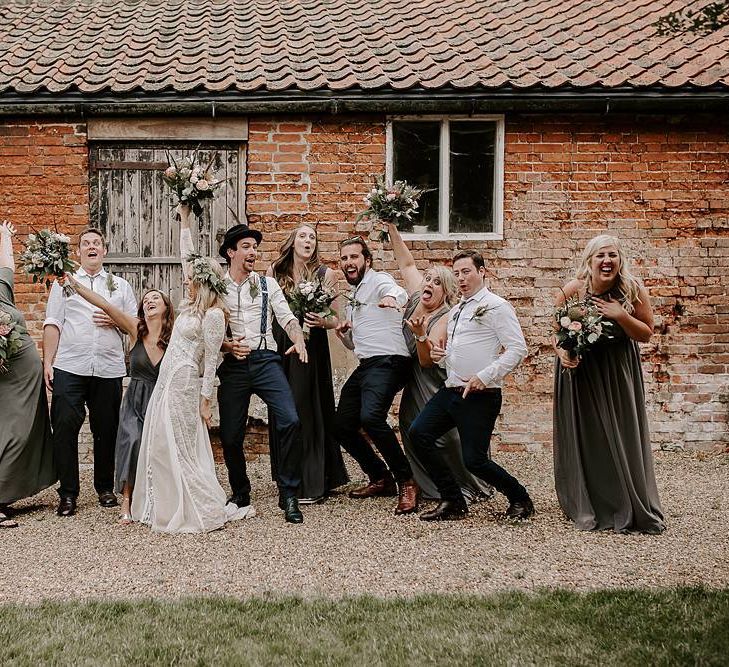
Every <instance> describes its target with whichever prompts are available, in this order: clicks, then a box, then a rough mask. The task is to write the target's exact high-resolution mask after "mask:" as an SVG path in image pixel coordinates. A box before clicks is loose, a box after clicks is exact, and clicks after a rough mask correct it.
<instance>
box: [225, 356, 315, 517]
mask: <svg viewBox="0 0 729 667" xmlns="http://www.w3.org/2000/svg"><path fill="white" fill-rule="evenodd" d="M218 377H219V378H220V387H218V408H219V410H220V441H221V443H222V445H223V456H224V457H225V465H226V466H227V468H228V479H229V480H230V488H231V491H232V492H233V497H234V498H236V500H237V501H239V502H242V503H244V504H248V503H249V502H250V498H251V481H250V479H248V473H247V472H246V459H245V455H244V453H243V439H244V438H245V435H246V423H247V422H248V405H249V404H250V401H251V395H253V394H257V395H258V396H259V397H260V398H261V400H262V401H263V402H264V403H265V404H266V405H267V406H268V408H269V410H271V412H272V413H273V414H274V416H275V419H276V432H277V434H278V439H277V444H276V445H275V446H277V447H278V451H277V452H276V453H275V456H276V460H277V462H278V468H277V475H278V478H277V479H276V483H277V484H278V487H279V490H280V492H281V494H282V495H283V496H294V495H296V491H297V489H298V488H299V484H300V483H301V425H300V424H299V416H298V414H297V413H296V405H295V404H294V397H293V395H292V393H291V387H290V386H289V383H288V381H287V380H286V376H285V375H284V372H283V367H282V365H281V357H279V355H278V354H277V353H276V352H273V351H271V350H253V351H252V352H251V353H250V354H249V355H248V357H247V358H246V359H242V360H239V359H236V358H235V357H233V356H232V355H226V357H225V359H224V360H223V363H222V364H220V367H219V368H218Z"/></svg>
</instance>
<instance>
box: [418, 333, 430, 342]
mask: <svg viewBox="0 0 729 667" xmlns="http://www.w3.org/2000/svg"><path fill="white" fill-rule="evenodd" d="M415 340H416V341H418V343H424V342H425V341H426V340H428V335H427V334H426V335H425V336H415Z"/></svg>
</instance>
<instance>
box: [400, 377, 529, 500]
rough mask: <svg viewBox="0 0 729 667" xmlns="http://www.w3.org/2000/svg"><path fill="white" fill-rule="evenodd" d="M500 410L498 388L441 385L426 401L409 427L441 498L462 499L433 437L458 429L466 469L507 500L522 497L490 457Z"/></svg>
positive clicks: (517, 486)
mask: <svg viewBox="0 0 729 667" xmlns="http://www.w3.org/2000/svg"><path fill="white" fill-rule="evenodd" d="M500 410H501V391H500V390H498V389H497V390H489V391H485V392H474V393H471V394H469V395H468V396H466V398H463V395H462V393H460V392H458V391H456V390H453V389H448V388H447V387H443V388H441V389H440V391H438V393H437V394H436V395H435V396H433V398H431V399H430V401H428V403H427V404H426V406H425V407H424V408H423V411H422V412H421V413H420V414H419V415H418V416H417V418H416V419H415V421H414V422H413V423H412V425H411V426H410V431H409V435H410V439H411V441H412V443H413V447H414V448H415V450H416V451H417V453H418V457H419V458H420V460H421V461H422V462H423V465H424V466H425V469H426V470H427V471H428V474H429V475H430V478H431V479H432V480H433V482H435V485H436V486H437V487H438V491H439V492H440V496H441V498H442V499H443V500H458V499H460V500H463V494H462V493H461V488H460V486H459V484H458V482H457V481H456V479H455V477H454V476H453V473H452V472H451V470H450V468H449V467H448V465H447V464H446V462H445V459H444V458H443V454H442V451H441V449H440V448H439V447H438V446H437V445H436V444H435V443H436V440H437V439H438V438H440V437H441V436H442V435H444V434H445V433H447V432H448V431H450V430H451V429H452V428H453V427H454V426H455V427H456V428H457V429H458V435H459V436H460V438H461V449H462V451H463V462H464V463H465V465H466V468H467V469H468V470H469V471H470V472H471V473H473V474H474V475H475V476H476V477H480V478H481V479H482V480H484V481H485V482H487V483H488V484H491V485H492V486H493V487H494V488H495V489H497V490H498V491H501V493H503V494H504V495H505V496H506V497H507V498H508V499H509V501H510V502H515V501H519V500H525V499H526V498H528V497H529V494H528V493H527V490H526V489H525V488H524V487H523V486H522V485H521V484H520V483H519V482H518V481H517V480H516V479H515V478H514V477H512V476H511V475H510V474H509V473H508V472H506V470H504V469H503V468H502V467H501V466H500V465H498V464H497V463H495V462H494V461H493V460H491V459H490V458H489V446H490V445H491V434H492V432H493V430H494V424H495V423H496V418H497V417H498V416H499V412H500Z"/></svg>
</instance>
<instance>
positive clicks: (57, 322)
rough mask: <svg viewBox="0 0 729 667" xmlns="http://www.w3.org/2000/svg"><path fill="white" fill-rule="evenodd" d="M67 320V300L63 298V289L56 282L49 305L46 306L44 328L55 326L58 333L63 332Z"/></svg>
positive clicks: (52, 286)
mask: <svg viewBox="0 0 729 667" xmlns="http://www.w3.org/2000/svg"><path fill="white" fill-rule="evenodd" d="M65 319H66V299H65V297H64V296H63V289H62V288H61V286H60V284H59V283H58V281H57V280H56V281H55V282H54V283H53V285H51V291H50V293H49V294H48V303H47V304H46V319H45V320H44V321H43V326H44V327H46V326H53V327H56V328H57V329H58V331H59V332H60V331H63V322H64V321H65Z"/></svg>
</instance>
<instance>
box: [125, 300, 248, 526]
mask: <svg viewBox="0 0 729 667" xmlns="http://www.w3.org/2000/svg"><path fill="white" fill-rule="evenodd" d="M224 335H225V317H224V315H223V311H222V310H220V309H219V308H212V309H210V310H208V311H207V312H206V313H205V316H204V317H203V318H202V321H201V318H200V317H198V316H197V315H194V314H191V313H189V312H185V311H184V310H183V312H182V313H181V314H180V315H179V317H178V318H177V320H176V321H175V325H174V328H173V330H172V336H171V338H170V343H169V345H168V347H167V352H166V353H165V356H164V358H163V359H162V365H161V366H160V370H159V379H158V380H157V384H156V385H155V388H154V391H153V393H152V396H151V398H150V401H149V407H148V408H147V414H146V417H145V419H144V430H143V432H142V442H141V445H140V449H139V460H138V464H137V476H136V480H135V484H134V495H133V498H132V517H133V518H134V520H136V521H141V522H142V523H146V524H148V525H149V526H151V527H152V530H155V531H161V532H167V533H198V532H207V531H210V530H215V529H217V528H220V527H221V526H223V524H225V523H226V522H227V521H233V520H237V519H244V518H247V517H250V516H252V515H253V514H254V512H253V508H252V507H250V506H249V507H243V508H239V507H237V506H236V505H233V504H228V505H226V502H225V501H226V497H225V492H224V491H223V488H222V487H221V486H220V483H219V482H218V478H217V476H216V474H215V463H214V461H213V453H212V450H211V448H210V437H209V436H208V430H207V428H206V426H205V423H204V422H203V420H202V417H201V416H200V396H201V395H202V396H205V397H207V398H211V397H212V395H213V381H214V380H215V369H216V367H217V360H218V354H219V352H220V345H221V343H222V342H223V336H224Z"/></svg>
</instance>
